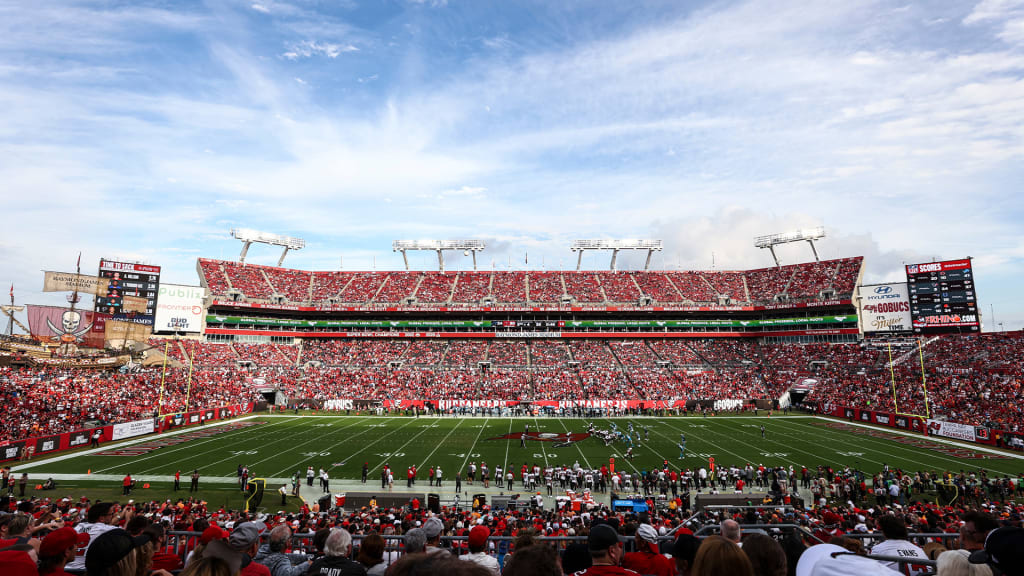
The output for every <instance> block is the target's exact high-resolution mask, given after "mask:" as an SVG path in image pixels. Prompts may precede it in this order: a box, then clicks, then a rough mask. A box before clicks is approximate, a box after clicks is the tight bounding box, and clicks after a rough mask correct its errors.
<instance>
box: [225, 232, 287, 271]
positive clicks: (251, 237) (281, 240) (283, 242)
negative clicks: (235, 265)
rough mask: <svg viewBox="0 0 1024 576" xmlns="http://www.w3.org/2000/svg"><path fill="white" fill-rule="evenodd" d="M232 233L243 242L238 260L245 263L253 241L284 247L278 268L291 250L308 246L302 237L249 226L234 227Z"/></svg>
mask: <svg viewBox="0 0 1024 576" xmlns="http://www.w3.org/2000/svg"><path fill="white" fill-rule="evenodd" d="M231 235H232V236H233V237H234V238H235V239H236V240H241V241H242V242H243V246H242V253H241V254H240V255H239V256H238V261H239V262H243V263H244V262H245V255H246V253H247V252H249V246H252V243H253V242H258V243H260V244H270V245H271V246H283V247H284V251H283V252H281V257H280V258H278V259H277V267H278V268H280V267H281V264H283V263H284V257H285V256H287V255H288V251H289V250H301V249H303V248H305V247H306V241H305V240H303V239H302V238H292V237H291V236H281V235H279V234H271V233H270V232H257V231H256V230H250V229H248V228H232V229H231Z"/></svg>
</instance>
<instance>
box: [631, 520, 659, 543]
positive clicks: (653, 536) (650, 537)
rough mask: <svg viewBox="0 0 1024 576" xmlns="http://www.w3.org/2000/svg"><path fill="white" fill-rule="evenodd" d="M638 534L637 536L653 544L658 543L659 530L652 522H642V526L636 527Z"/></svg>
mask: <svg viewBox="0 0 1024 576" xmlns="http://www.w3.org/2000/svg"><path fill="white" fill-rule="evenodd" d="M636 536H637V538H642V539H644V540H646V541H648V542H650V543H651V544H657V543H658V532H657V531H656V530H655V529H654V527H653V526H651V525H650V524H641V525H640V527H639V528H637V529H636Z"/></svg>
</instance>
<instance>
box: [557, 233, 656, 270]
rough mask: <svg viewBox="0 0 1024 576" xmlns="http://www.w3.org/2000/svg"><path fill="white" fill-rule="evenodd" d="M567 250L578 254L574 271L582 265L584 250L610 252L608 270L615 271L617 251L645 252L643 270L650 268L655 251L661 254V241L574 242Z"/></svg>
mask: <svg viewBox="0 0 1024 576" xmlns="http://www.w3.org/2000/svg"><path fill="white" fill-rule="evenodd" d="M569 250H572V251H573V252H579V255H578V256H577V258H576V271H577V272H579V271H580V267H581V266H582V265H583V252H584V251H586V250H611V251H612V263H611V266H610V267H609V269H610V270H611V271H613V272H614V271H615V261H616V259H617V258H618V256H619V250H647V261H646V262H644V270H647V269H649V268H650V267H651V254H653V253H654V252H655V251H658V252H661V250H662V242H661V240H635V239H627V240H576V241H574V242H573V243H572V245H571V246H569Z"/></svg>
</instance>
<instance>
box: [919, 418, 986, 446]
mask: <svg viewBox="0 0 1024 576" xmlns="http://www.w3.org/2000/svg"><path fill="white" fill-rule="evenodd" d="M928 434H929V435H931V436H943V437H946V438H956V439H957V440H967V441H969V442H974V441H975V440H976V439H977V436H976V435H975V430H974V426H970V425H968V424H957V423H956V422H947V421H945V420H929V421H928Z"/></svg>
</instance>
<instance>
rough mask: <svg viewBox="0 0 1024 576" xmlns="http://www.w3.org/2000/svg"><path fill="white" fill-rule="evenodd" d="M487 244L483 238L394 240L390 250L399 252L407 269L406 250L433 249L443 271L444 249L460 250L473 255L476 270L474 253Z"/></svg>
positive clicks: (480, 250)
mask: <svg viewBox="0 0 1024 576" xmlns="http://www.w3.org/2000/svg"><path fill="white" fill-rule="evenodd" d="M486 247H487V246H486V245H485V244H484V242H483V240H395V241H394V242H392V243H391V251H392V252H401V253H402V260H403V261H405V269H406V270H409V258H408V257H407V256H406V254H405V252H406V250H433V251H435V252H437V267H438V269H440V270H441V272H444V251H445V250H462V253H463V254H465V255H467V256H468V255H470V254H472V255H473V270H476V253H477V252H483V249H484V248H486Z"/></svg>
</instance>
